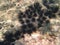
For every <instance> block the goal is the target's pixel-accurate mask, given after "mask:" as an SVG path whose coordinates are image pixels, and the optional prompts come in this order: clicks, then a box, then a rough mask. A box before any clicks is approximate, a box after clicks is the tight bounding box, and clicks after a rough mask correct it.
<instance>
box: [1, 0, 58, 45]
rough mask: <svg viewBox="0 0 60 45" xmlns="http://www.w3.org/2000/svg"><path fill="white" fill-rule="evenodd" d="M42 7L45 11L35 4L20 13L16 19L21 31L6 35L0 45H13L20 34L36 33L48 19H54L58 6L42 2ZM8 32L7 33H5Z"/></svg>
mask: <svg viewBox="0 0 60 45" xmlns="http://www.w3.org/2000/svg"><path fill="white" fill-rule="evenodd" d="M42 1H43V5H44V6H46V8H47V9H46V10H42V9H41V8H42V6H41V5H40V3H38V2H36V3H34V4H33V5H30V6H28V9H27V10H26V11H25V12H20V13H19V15H18V19H19V21H20V23H21V24H22V26H21V31H20V30H19V31H16V32H15V34H13V33H11V32H10V33H6V34H5V40H4V41H3V42H0V45H14V44H13V42H14V41H15V40H17V39H19V37H20V36H21V33H22V34H25V33H28V34H31V33H32V32H33V31H36V29H37V28H40V27H42V26H44V25H43V24H48V23H49V20H48V19H47V17H48V18H49V19H51V18H55V17H56V15H55V13H56V12H57V11H58V10H59V6H58V5H57V4H56V3H55V2H54V1H53V0H49V1H47V0H42ZM7 32H9V31H7Z"/></svg>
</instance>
